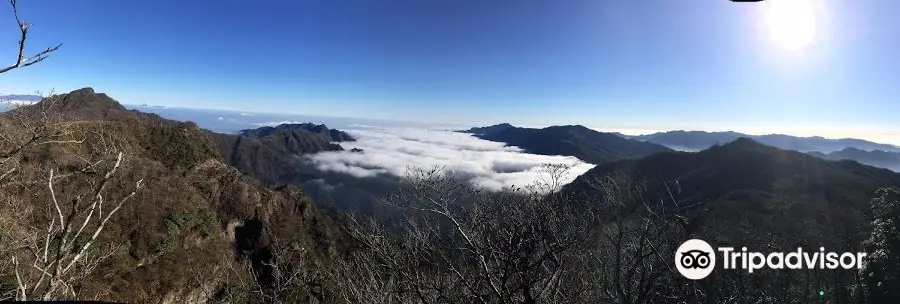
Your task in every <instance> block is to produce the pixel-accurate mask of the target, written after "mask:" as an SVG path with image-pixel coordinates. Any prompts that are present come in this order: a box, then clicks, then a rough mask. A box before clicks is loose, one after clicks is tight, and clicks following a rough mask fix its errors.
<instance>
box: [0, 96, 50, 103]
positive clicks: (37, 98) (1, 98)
mask: <svg viewBox="0 0 900 304" xmlns="http://www.w3.org/2000/svg"><path fill="white" fill-rule="evenodd" d="M41 99H43V97H41V96H40V95H21V94H20V95H15V94H14V95H0V101H9V100H15V101H31V102H38V101H41Z"/></svg>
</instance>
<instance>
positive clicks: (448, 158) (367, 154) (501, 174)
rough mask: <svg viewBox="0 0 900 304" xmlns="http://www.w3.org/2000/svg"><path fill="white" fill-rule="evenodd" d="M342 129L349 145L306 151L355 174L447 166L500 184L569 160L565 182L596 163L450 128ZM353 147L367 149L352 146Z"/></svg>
mask: <svg viewBox="0 0 900 304" xmlns="http://www.w3.org/2000/svg"><path fill="white" fill-rule="evenodd" d="M344 131H346V132H347V133H349V134H350V135H352V136H353V137H354V138H356V139H357V141H355V142H342V143H340V144H341V146H343V147H344V148H345V149H346V150H348V151H340V152H323V153H317V154H311V155H307V158H308V159H309V160H310V161H311V162H312V163H313V164H314V165H315V166H316V167H317V168H318V169H319V170H323V171H334V172H341V173H346V174H350V175H353V176H356V177H373V176H377V175H392V176H396V177H402V176H405V174H406V173H407V170H408V168H423V169H430V168H434V167H443V168H444V170H445V171H447V172H453V173H454V174H456V175H457V176H462V177H466V178H469V179H470V181H471V182H472V183H473V184H475V185H480V186H483V187H485V188H486V189H490V190H500V189H503V188H505V187H509V186H513V185H516V186H525V185H529V184H533V183H534V182H536V181H539V180H541V179H543V178H546V175H545V173H543V171H542V165H543V164H547V163H552V164H568V165H571V169H570V170H569V172H568V174H567V176H566V180H565V181H564V182H566V183H568V182H571V181H572V180H574V179H575V178H576V177H578V176H579V175H581V174H583V173H584V172H586V171H587V170H590V169H591V168H593V167H594V165H592V164H588V163H585V162H583V161H581V160H579V159H577V158H575V157H570V156H547V155H536V154H529V153H525V152H523V151H522V149H520V148H518V147H511V146H505V145H504V144H503V143H499V142H492V141H487V140H483V139H479V138H476V137H474V136H471V135H469V134H464V133H457V132H453V131H447V130H437V129H423V128H400V127H396V128H389V127H375V126H365V125H354V126H352V128H351V129H348V130H344ZM353 148H358V149H362V150H363V151H364V152H362V153H357V152H350V151H349V150H350V149H353Z"/></svg>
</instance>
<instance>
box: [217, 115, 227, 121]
mask: <svg viewBox="0 0 900 304" xmlns="http://www.w3.org/2000/svg"><path fill="white" fill-rule="evenodd" d="M216 119H218V120H225V117H222V116H219V118H216Z"/></svg>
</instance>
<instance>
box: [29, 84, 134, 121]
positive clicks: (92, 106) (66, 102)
mask: <svg viewBox="0 0 900 304" xmlns="http://www.w3.org/2000/svg"><path fill="white" fill-rule="evenodd" d="M19 110H20V111H23V112H26V113H29V114H40V113H41V112H43V113H45V114H53V115H58V116H61V117H62V118H64V119H69V120H108V119H113V118H116V117H119V116H121V115H122V114H123V113H125V112H128V110H127V109H125V107H123V106H122V105H121V104H119V102H118V101H116V100H115V99H112V98H110V97H109V96H107V95H106V94H103V93H96V92H95V91H94V89H93V88H90V87H87V88H81V89H77V90H74V91H72V92H69V93H63V94H56V95H53V96H50V97H47V98H44V99H43V100H41V101H40V102H38V103H36V104H34V105H33V106H28V107H23V108H20V109H19Z"/></svg>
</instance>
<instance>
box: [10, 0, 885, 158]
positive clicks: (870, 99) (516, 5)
mask: <svg viewBox="0 0 900 304" xmlns="http://www.w3.org/2000/svg"><path fill="white" fill-rule="evenodd" d="M898 9H900V3H894V2H889V1H876V0H861V1H837V0H767V1H765V2H762V3H732V2H730V1H726V0H721V1H702V0H686V1H666V0H649V1H641V2H640V3H637V2H626V1H602V2H598V1H567V2H565V3H559V2H544V3H532V2H529V3H525V2H520V1H490V2H485V1H475V0H460V1H440V2H428V3H424V2H421V1H411V0H398V1H393V2H391V4H390V5H386V4H384V3H374V2H365V1H355V2H352V3H351V2H344V3H336V2H334V1H305V2H278V3H265V4H261V3H254V4H253V5H248V2H246V1H219V2H216V4H215V5H210V4H208V3H201V2H197V1H174V0H164V1H143V2H136V1H127V2H123V1H113V0H97V1H83V2H75V1H62V0H46V1H37V0H35V1H21V2H20V13H21V14H22V16H23V17H24V18H25V19H26V20H27V21H28V22H30V23H32V24H33V25H34V26H33V28H32V29H31V34H32V35H31V37H30V38H29V45H30V46H32V47H34V48H38V47H42V46H45V45H51V44H53V43H55V42H62V43H64V46H63V48H62V49H60V51H59V52H56V53H55V54H54V55H53V56H52V57H51V58H50V59H48V60H47V62H48V63H52V64H40V65H36V66H34V67H32V68H29V69H23V70H19V71H15V72H13V73H9V74H7V75H4V78H3V82H0V94H16V93H30V92H32V91H34V90H45V91H46V90H49V89H56V91H59V92H64V91H69V90H72V89H77V88H81V87H87V86H91V87H94V88H96V89H97V90H98V91H102V92H106V93H108V94H109V95H110V96H113V97H114V98H116V99H118V100H120V101H122V102H123V103H127V104H142V103H146V104H153V105H164V106H180V107H192V108H210V109H231V110H239V111H255V112H279V113H298V114H308V115H324V116H345V117H365V118H384V119H397V120H414V121H436V122H454V123H463V124H468V125H479V124H492V123H499V122H510V123H512V124H515V125H522V126H546V125H550V124H582V125H585V126H588V127H591V128H594V129H598V130H605V131H620V132H623V133H632V134H635V133H647V132H650V131H665V130H681V129H683V130H706V131H726V130H733V131H738V132H744V133H749V134H767V133H784V134H791V135H800V136H812V135H819V136H824V137H829V138H840V137H856V138H863V139H869V140H873V141H878V142H886V143H893V144H900V134H898V132H897V131H892V130H900V120H898V119H896V118H895V117H894V116H896V115H895V114H896V113H898V112H900V103H897V102H896V101H895V98H896V96H898V93H900V92H898V90H900V87H897V86H896V85H895V84H894V83H893V81H894V80H895V79H898V78H900V75H898V74H900V70H897V69H895V68H894V67H895V66H896V64H897V63H898V62H897V59H895V58H894V50H896V49H897V47H900V36H897V35H894V31H893V29H896V28H898V27H900V20H898V19H897V18H895V17H894V16H893V14H892V12H895V11H898ZM7 10H9V8H8V7H3V8H0V14H8V13H9V12H8V11H7ZM17 34H18V33H17V31H16V29H15V27H8V26H7V27H0V39H4V41H9V42H15V41H16V39H17V38H18V36H17ZM12 55H14V54H8V55H4V56H12ZM10 58H12V57H10ZM892 132H893V133H892Z"/></svg>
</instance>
